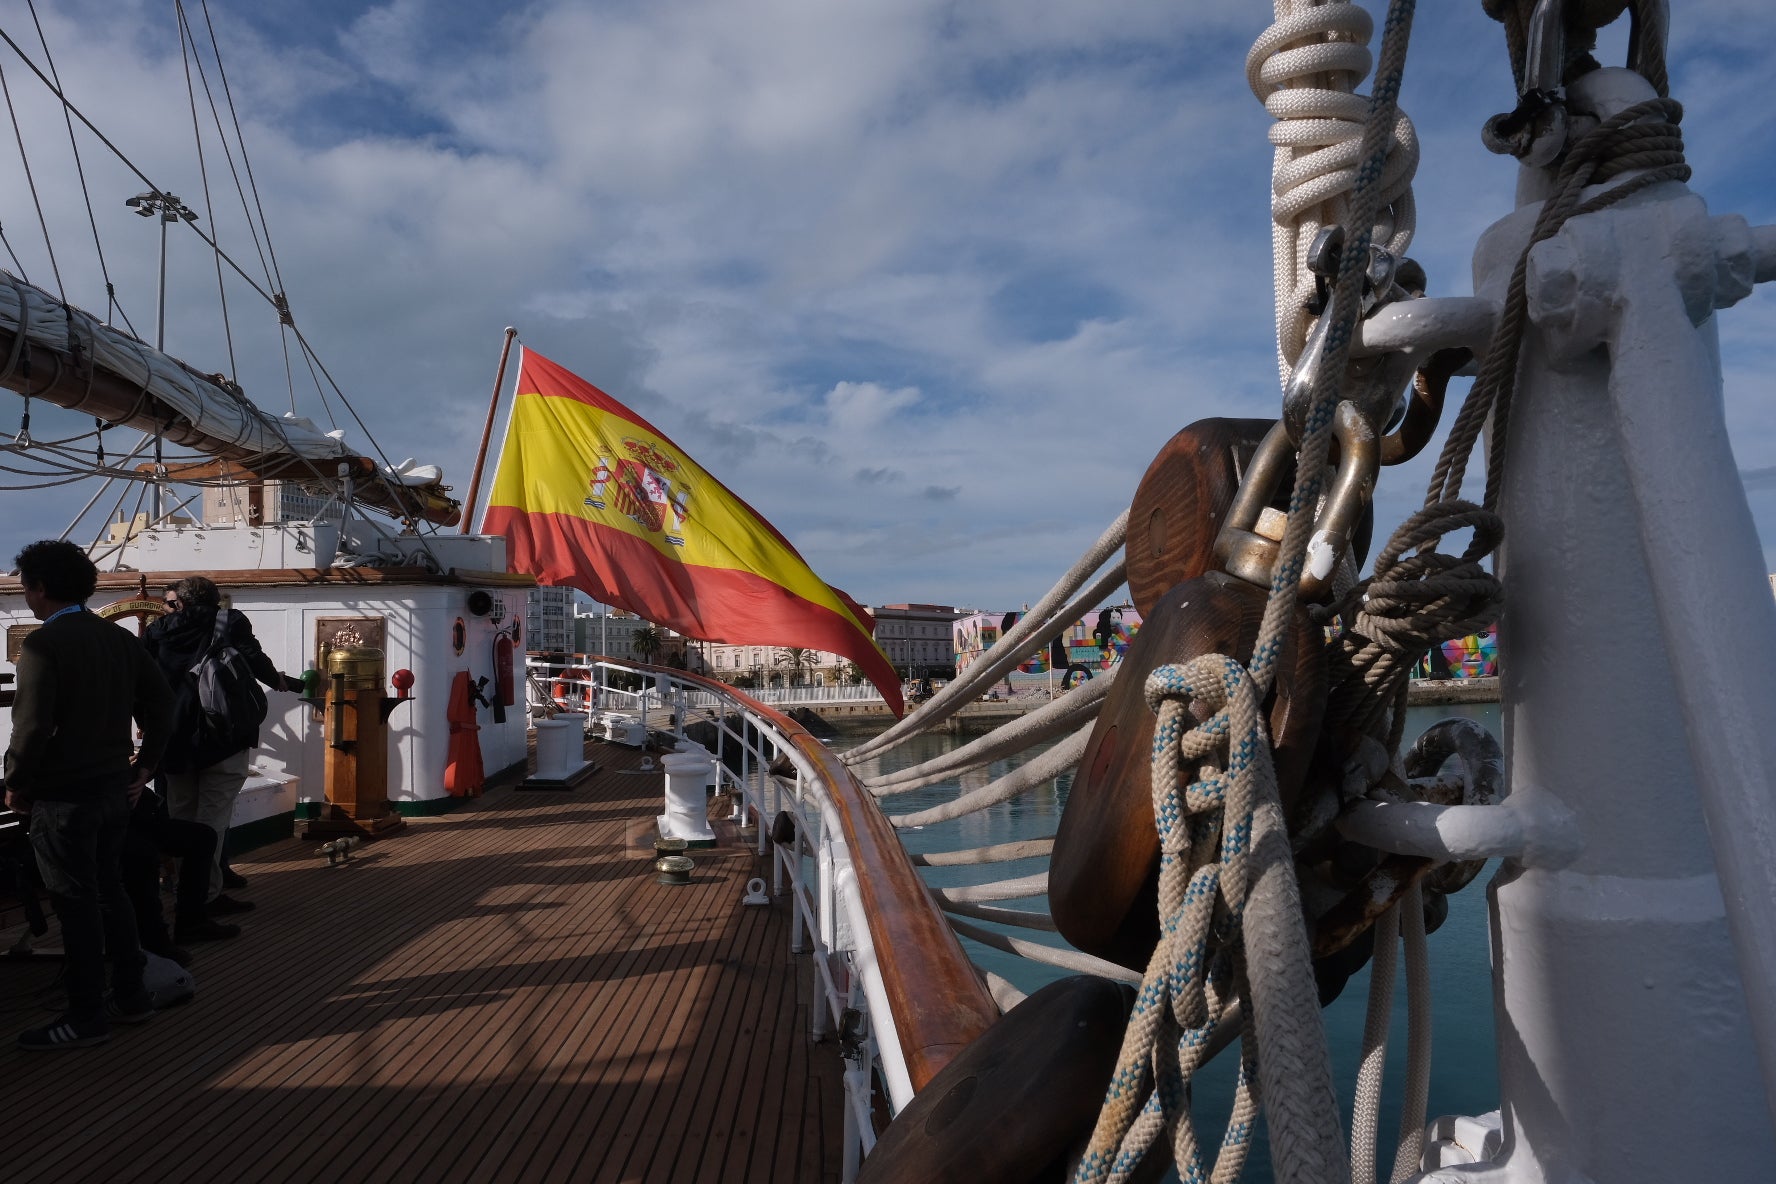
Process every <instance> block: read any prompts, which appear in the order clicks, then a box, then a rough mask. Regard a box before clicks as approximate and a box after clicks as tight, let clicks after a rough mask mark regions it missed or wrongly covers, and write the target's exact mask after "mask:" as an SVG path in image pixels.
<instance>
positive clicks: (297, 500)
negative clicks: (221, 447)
mask: <svg viewBox="0 0 1776 1184" xmlns="http://www.w3.org/2000/svg"><path fill="white" fill-rule="evenodd" d="M201 505H202V507H203V520H204V525H206V526H221V525H224V524H227V523H233V522H248V523H252V524H253V525H263V524H265V523H268V522H313V521H315V520H316V519H318V518H323V517H331V518H337V517H338V516H339V507H338V504H337V503H336V502H334V501H333V500H332V499H331V498H327V497H323V496H321V495H320V494H315V493H309V492H308V491H307V490H305V489H303V488H302V487H301V486H300V485H297V484H295V483H294V482H290V481H266V482H264V483H263V484H261V485H260V486H258V487H257V488H255V487H253V486H250V485H207V486H205V487H204V491H203V500H202V502H201ZM255 505H257V507H258V510H259V513H258V514H257V515H255V514H254V513H253V510H254V507H255Z"/></svg>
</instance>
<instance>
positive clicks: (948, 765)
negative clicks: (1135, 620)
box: [863, 669, 1116, 797]
mask: <svg viewBox="0 0 1776 1184" xmlns="http://www.w3.org/2000/svg"><path fill="white" fill-rule="evenodd" d="M1115 674H1116V670H1115V669H1112V670H1110V671H1109V673H1108V674H1106V675H1105V676H1104V677H1102V678H1094V679H1092V680H1091V681H1090V682H1088V683H1086V684H1085V685H1084V686H1083V687H1075V688H1074V689H1073V690H1071V691H1068V692H1067V693H1066V694H1065V695H1062V696H1061V697H1060V698H1058V699H1056V700H1054V701H1053V702H1051V703H1047V704H1044V705H1043V706H1042V707H1040V708H1038V709H1037V710H1035V711H1032V712H1031V713H1030V714H1028V715H1026V716H1023V717H1021V718H1020V719H1017V720H1015V721H1012V722H1010V723H1006V724H1002V725H1000V726H999V727H997V728H994V729H993V730H992V731H991V732H988V733H987V734H986V735H985V736H982V737H981V738H980V739H978V740H975V741H973V742H971V743H968V744H964V745H963V746H962V747H961V748H958V749H955V750H954V751H952V752H947V753H945V754H943V755H942V756H938V757H933V758H932V759H931V760H928V761H926V762H925V763H924V764H921V765H914V766H912V767H911V768H906V769H901V770H898V771H897V772H893V773H884V774H883V775H882V776H880V777H872V778H869V779H867V780H865V781H864V783H863V785H864V788H865V789H867V790H869V791H870V792H871V793H873V794H875V795H876V796H877V797H888V796H890V795H892V794H897V793H910V792H912V791H913V790H915V789H924V788H925V787H926V786H929V785H935V784H937V783H938V782H940V781H948V780H950V779H951V778H953V777H955V776H957V775H959V774H962V773H966V772H968V771H970V770H972V769H978V768H980V767H981V766H982V765H986V764H991V763H992V762H993V761H996V760H1002V759H1004V758H1006V757H1009V756H1015V755H1016V754H1018V753H1020V752H1022V751H1024V750H1025V749H1026V748H1033V747H1035V746H1036V745H1037V744H1040V743H1041V742H1042V741H1044V740H1048V739H1052V738H1053V737H1055V736H1059V735H1062V734H1063V733H1066V732H1071V731H1077V730H1078V728H1079V725H1080V720H1082V719H1084V720H1087V721H1089V720H1092V719H1095V718H1096V717H1097V714H1098V709H1099V707H1100V706H1102V704H1103V699H1104V696H1105V694H1107V693H1108V692H1109V690H1110V686H1111V683H1112V682H1113V681H1114V676H1115Z"/></svg>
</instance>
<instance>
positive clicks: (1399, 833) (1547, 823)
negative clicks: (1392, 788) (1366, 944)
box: [1337, 786, 1583, 868]
mask: <svg viewBox="0 0 1776 1184" xmlns="http://www.w3.org/2000/svg"><path fill="white" fill-rule="evenodd" d="M1337 825H1338V833H1340V834H1342V835H1343V836H1344V837H1345V838H1347V839H1351V840H1354V841H1356V842H1358V843H1365V844H1367V845H1368V846H1371V847H1375V848H1377V849H1379V850H1382V851H1389V852H1392V853H1394V854H1397V855H1417V856H1421V857H1423V858H1426V859H1435V860H1438V861H1440V862H1447V861H1450V860H1468V859H1499V858H1508V859H1515V860H1517V861H1518V862H1520V863H1522V864H1523V865H1524V866H1525V867H1543V868H1557V867H1565V866H1566V865H1567V864H1569V863H1571V862H1572V861H1573V860H1574V859H1575V858H1577V857H1578V854H1579V851H1580V850H1581V849H1582V847H1583V839H1582V837H1581V835H1580V834H1579V830H1578V827H1577V825H1576V824H1575V822H1574V819H1573V816H1572V811H1570V810H1568V809H1567V808H1566V807H1565V806H1563V805H1562V804H1561V802H1560V799H1559V798H1558V797H1556V796H1555V795H1553V794H1549V793H1543V792H1540V791H1537V790H1535V789H1534V788H1532V787H1529V786H1518V787H1516V788H1514V789H1513V790H1512V791H1511V796H1510V797H1509V798H1508V799H1506V800H1505V801H1504V802H1502V803H1500V804H1499V805H1496V806H1439V805H1436V804H1435V803H1432V802H1354V803H1352V804H1351V805H1350V806H1349V807H1348V808H1347V809H1346V810H1345V812H1344V813H1343V814H1341V815H1340V816H1339V818H1338V823H1337Z"/></svg>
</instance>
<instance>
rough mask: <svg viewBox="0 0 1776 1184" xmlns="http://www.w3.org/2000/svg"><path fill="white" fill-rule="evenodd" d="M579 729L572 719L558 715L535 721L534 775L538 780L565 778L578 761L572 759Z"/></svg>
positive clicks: (562, 779) (561, 779)
mask: <svg viewBox="0 0 1776 1184" xmlns="http://www.w3.org/2000/svg"><path fill="white" fill-rule="evenodd" d="M579 731H580V729H579V728H577V727H575V726H574V724H573V721H571V720H565V719H562V718H561V717H560V716H556V717H555V718H554V719H539V720H538V721H537V723H536V734H537V755H536V776H537V778H538V779H539V780H547V781H565V780H567V775H568V774H569V773H571V772H572V771H573V770H574V768H575V766H577V765H578V764H579V763H580V762H578V761H576V760H573V759H572V758H573V756H574V752H573V749H574V742H575V741H576V740H578V739H579Z"/></svg>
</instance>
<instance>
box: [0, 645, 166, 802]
mask: <svg viewBox="0 0 1776 1184" xmlns="http://www.w3.org/2000/svg"><path fill="white" fill-rule="evenodd" d="M16 688H17V693H16V696H15V698H14V700H13V706H12V743H11V744H10V746H8V748H7V750H6V787H7V788H8V789H10V790H14V791H16V792H18V793H19V794H21V795H22V796H24V797H27V798H32V799H35V800H37V801H51V802H79V801H94V800H96V799H98V798H99V797H101V796H103V795H104V794H105V793H107V792H109V791H112V790H122V789H123V788H124V787H125V786H127V785H128V784H129V782H130V778H131V757H132V756H133V755H134V753H135V731H134V729H133V728H132V727H131V726H130V721H131V719H134V720H135V722H136V723H137V724H139V725H140V726H141V728H142V751H141V756H140V758H139V760H140V763H141V764H142V765H143V766H145V767H148V768H158V767H159V765H160V761H161V759H162V753H163V752H164V750H165V749H166V746H167V738H168V735H169V726H170V723H171V719H172V692H171V691H170V690H169V689H168V687H167V681H166V679H165V678H163V677H161V673H160V670H159V668H158V667H157V666H156V665H155V664H154V662H153V660H152V659H150V658H149V657H148V653H147V651H146V650H145V649H143V648H142V643H141V642H139V641H137V640H136V638H135V636H134V635H133V634H131V633H130V632H129V630H127V629H125V628H123V627H122V626H120V625H115V624H113V623H112V622H110V621H107V620H106V619H105V618H103V617H101V616H99V615H98V614H96V613H91V612H87V611H85V610H82V611H80V612H76V613H68V614H67V615H66V616H61V617H57V618H56V619H55V620H53V621H51V622H49V623H48V624H46V625H44V626H43V628H41V629H38V630H35V631H33V632H32V633H31V634H30V635H29V636H27V637H26V638H25V640H24V642H23V644H22V646H21V647H20V652H19V659H18V668H17V683H16Z"/></svg>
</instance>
